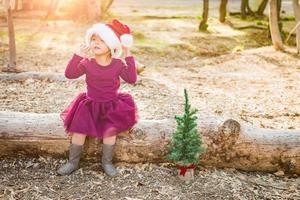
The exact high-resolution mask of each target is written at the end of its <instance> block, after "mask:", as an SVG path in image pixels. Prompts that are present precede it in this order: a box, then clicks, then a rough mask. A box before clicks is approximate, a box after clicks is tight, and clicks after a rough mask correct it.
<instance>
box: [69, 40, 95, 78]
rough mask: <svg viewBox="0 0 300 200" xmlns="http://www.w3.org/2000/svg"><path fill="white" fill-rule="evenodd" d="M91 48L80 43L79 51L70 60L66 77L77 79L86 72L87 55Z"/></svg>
mask: <svg viewBox="0 0 300 200" xmlns="http://www.w3.org/2000/svg"><path fill="white" fill-rule="evenodd" d="M88 50H89V48H88V47H87V46H85V45H80V47H79V49H78V50H77V52H76V53H75V54H74V55H73V57H72V58H71V60H70V61H69V63H68V65H67V68H66V70H65V77H67V78H69V79H75V78H78V77H80V76H82V75H83V74H85V65H86V64H87V63H86V62H87V59H86V57H87V55H88Z"/></svg>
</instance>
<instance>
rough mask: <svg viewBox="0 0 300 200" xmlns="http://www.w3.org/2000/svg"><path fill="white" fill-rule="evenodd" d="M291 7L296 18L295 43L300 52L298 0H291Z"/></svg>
mask: <svg viewBox="0 0 300 200" xmlns="http://www.w3.org/2000/svg"><path fill="white" fill-rule="evenodd" d="M293 9H294V13H295V20H296V26H297V27H296V43H297V52H298V54H299V53H300V5H299V0H293Z"/></svg>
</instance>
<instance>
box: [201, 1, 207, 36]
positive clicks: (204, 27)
mask: <svg viewBox="0 0 300 200" xmlns="http://www.w3.org/2000/svg"><path fill="white" fill-rule="evenodd" d="M208 11H209V0H203V11H202V20H201V22H200V24H199V30H200V31H206V30H207V27H208V24H207V20H208Z"/></svg>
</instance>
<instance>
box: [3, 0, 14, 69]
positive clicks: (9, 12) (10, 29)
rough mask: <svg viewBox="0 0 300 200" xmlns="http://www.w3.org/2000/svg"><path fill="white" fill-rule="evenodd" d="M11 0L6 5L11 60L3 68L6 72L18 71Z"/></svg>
mask: <svg viewBox="0 0 300 200" xmlns="http://www.w3.org/2000/svg"><path fill="white" fill-rule="evenodd" d="M11 3H12V2H10V0H5V1H4V5H5V7H6V9H7V26H8V40H9V42H8V43H9V45H8V46H9V61H8V64H7V67H6V68H4V69H3V71H6V72H15V71H16V41H15V31H14V24H13V17H12V9H11Z"/></svg>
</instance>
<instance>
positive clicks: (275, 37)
mask: <svg viewBox="0 0 300 200" xmlns="http://www.w3.org/2000/svg"><path fill="white" fill-rule="evenodd" d="M277 6H278V4H277V0H270V13H269V25H270V32H271V37H272V43H273V46H274V48H275V49H276V50H283V49H284V48H283V43H282V38H281V35H280V31H279V26H278V14H277V11H278V9H277Z"/></svg>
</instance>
